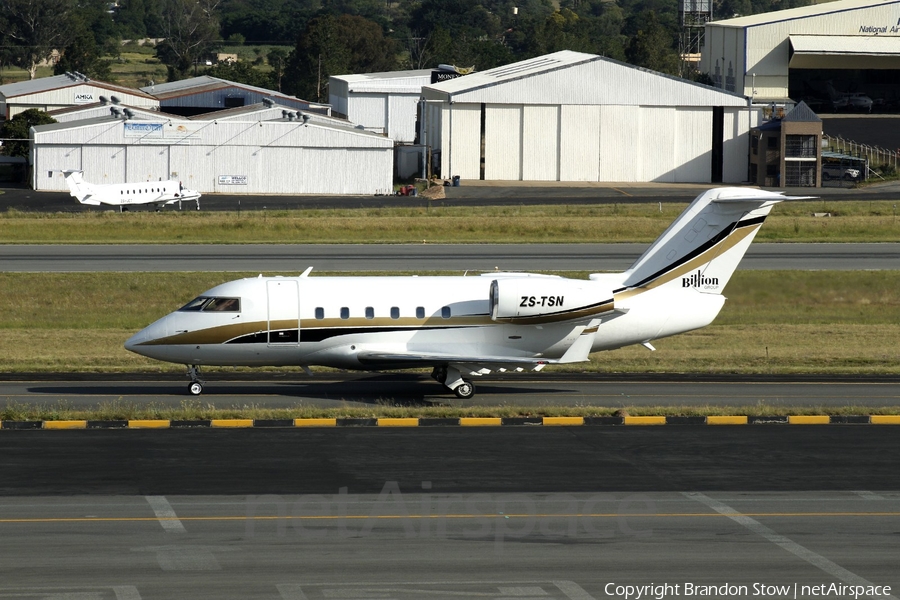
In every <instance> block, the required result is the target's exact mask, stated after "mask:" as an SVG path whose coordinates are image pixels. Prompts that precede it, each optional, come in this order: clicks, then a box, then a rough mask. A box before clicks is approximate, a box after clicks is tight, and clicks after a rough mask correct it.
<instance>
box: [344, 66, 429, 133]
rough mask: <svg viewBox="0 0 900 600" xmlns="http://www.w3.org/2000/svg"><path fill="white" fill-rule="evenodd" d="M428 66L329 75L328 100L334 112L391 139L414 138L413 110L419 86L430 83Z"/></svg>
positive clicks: (419, 91)
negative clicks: (416, 68) (412, 68)
mask: <svg viewBox="0 0 900 600" xmlns="http://www.w3.org/2000/svg"><path fill="white" fill-rule="evenodd" d="M431 73H432V71H431V69H426V70H418V71H393V72H388V73H366V74H364V75H333V76H331V77H329V78H328V101H329V102H330V103H331V106H332V110H333V111H334V115H335V116H337V117H345V118H347V119H350V120H351V121H353V122H354V123H359V124H360V125H362V126H363V127H365V128H366V129H368V130H370V131H374V132H376V133H383V134H385V135H386V136H388V137H389V138H391V139H392V140H394V141H395V142H398V143H412V142H414V141H415V140H416V113H417V107H418V104H419V98H420V96H421V95H422V86H425V85H428V84H429V83H430V82H431Z"/></svg>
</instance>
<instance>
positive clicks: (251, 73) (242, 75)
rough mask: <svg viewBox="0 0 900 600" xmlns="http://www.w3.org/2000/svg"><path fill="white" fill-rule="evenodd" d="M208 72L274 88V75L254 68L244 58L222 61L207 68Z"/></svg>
mask: <svg viewBox="0 0 900 600" xmlns="http://www.w3.org/2000/svg"><path fill="white" fill-rule="evenodd" d="M206 74H207V75H211V76H213V77H218V78H219V79H227V80H228V81H235V82H237V83H246V84H247V85H253V86H256V87H261V88H266V89H272V83H273V82H272V77H271V76H270V75H269V74H268V73H263V72H262V71H260V70H259V69H254V68H253V65H251V64H250V63H249V62H246V61H242V60H239V61H236V62H220V63H219V64H217V65H216V66H214V67H212V68H211V69H207V71H206Z"/></svg>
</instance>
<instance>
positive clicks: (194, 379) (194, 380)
mask: <svg viewBox="0 0 900 600" xmlns="http://www.w3.org/2000/svg"><path fill="white" fill-rule="evenodd" d="M188 377H190V378H191V382H190V383H189V384H188V393H189V394H191V395H192V396H199V395H200V394H201V393H203V381H202V380H201V379H200V368H199V367H198V366H197V365H188Z"/></svg>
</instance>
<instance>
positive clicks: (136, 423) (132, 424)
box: [128, 419, 172, 429]
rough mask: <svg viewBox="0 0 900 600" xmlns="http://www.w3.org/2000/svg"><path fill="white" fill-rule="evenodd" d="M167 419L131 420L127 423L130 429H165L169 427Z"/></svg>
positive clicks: (169, 422) (169, 423)
mask: <svg viewBox="0 0 900 600" xmlns="http://www.w3.org/2000/svg"><path fill="white" fill-rule="evenodd" d="M171 424H172V423H171V421H169V420H168V419H132V420H131V421H128V427H129V428H131V429H165V428H166V427H169V426H170V425H171Z"/></svg>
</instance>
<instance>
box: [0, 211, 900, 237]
mask: <svg viewBox="0 0 900 600" xmlns="http://www.w3.org/2000/svg"><path fill="white" fill-rule="evenodd" d="M893 205H894V202H891V201H878V202H863V201H842V202H828V201H816V202H797V203H786V204H782V205H779V206H778V207H776V208H775V210H774V211H773V214H772V216H770V217H769V219H768V220H767V221H766V223H765V225H764V226H763V227H762V229H761V230H760V233H759V235H758V236H757V240H761V241H778V242H893V241H896V240H897V239H900V222H898V221H897V217H896V215H895V209H894V208H893ZM684 206H685V205H680V204H679V205H675V204H664V205H662V210H661V211H660V209H659V207H658V205H654V204H625V205H616V204H611V205H595V206H571V205H552V206H514V207H479V208H478V210H472V208H470V207H464V206H460V207H443V208H428V207H424V208H419V207H410V208H371V209H366V208H361V209H347V210H341V209H328V210H278V211H265V210H262V211H260V210H255V211H243V212H240V213H238V212H203V211H199V212H198V211H189V210H188V211H166V212H161V213H156V212H150V211H144V212H130V213H119V212H116V211H112V210H111V211H105V212H75V213H57V214H46V213H30V212H22V211H7V212H5V213H0V240H3V243H16V244H53V243H75V244H83V243H84V244H104V243H147V244H153V243H166V244H169V243H200V244H203V243H210V244H212V243H215V244H242V243H372V244H377V243H422V242H428V243H485V242H491V243H564V242H565V243H577V242H643V243H649V242H651V241H653V240H654V239H656V237H657V236H658V235H659V234H660V233H661V232H662V231H663V230H664V229H665V228H666V227H667V226H668V225H669V224H670V223H671V222H672V221H673V220H674V219H675V217H677V216H678V214H679V213H680V212H681V210H683V209H684ZM822 212H827V213H831V215H832V216H831V217H815V216H814V213H822Z"/></svg>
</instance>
